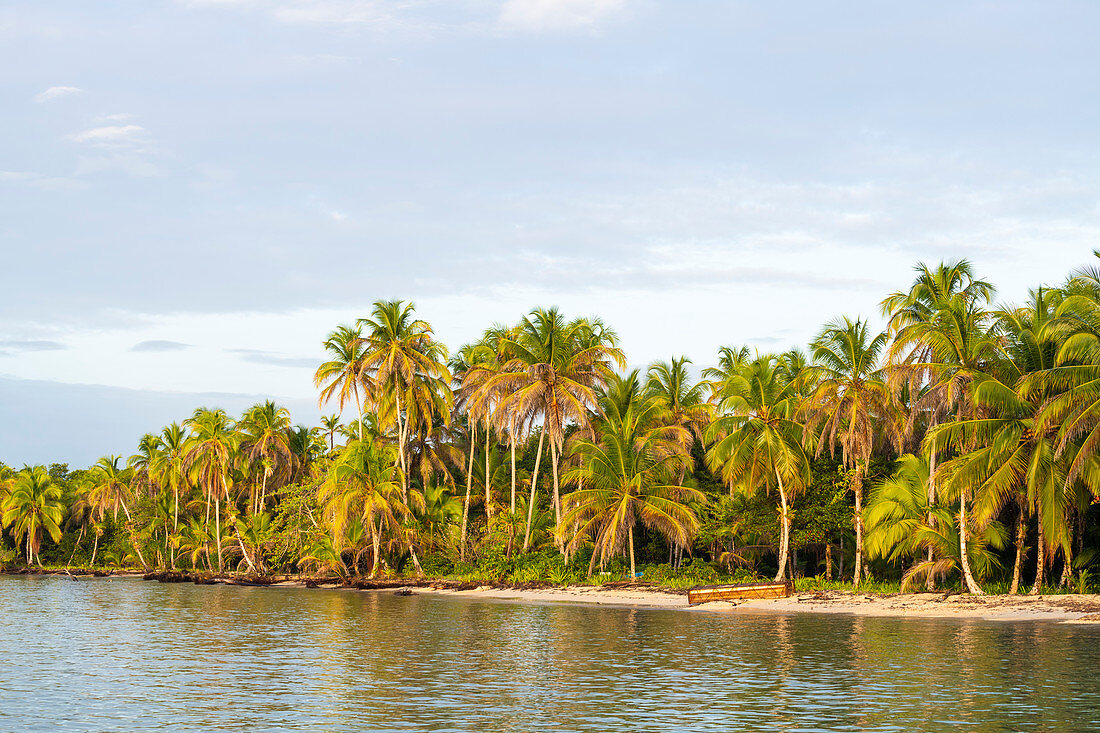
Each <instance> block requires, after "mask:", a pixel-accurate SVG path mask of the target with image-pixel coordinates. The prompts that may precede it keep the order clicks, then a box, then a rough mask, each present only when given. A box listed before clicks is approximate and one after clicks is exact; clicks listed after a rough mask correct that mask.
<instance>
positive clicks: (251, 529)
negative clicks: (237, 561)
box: [233, 512, 271, 573]
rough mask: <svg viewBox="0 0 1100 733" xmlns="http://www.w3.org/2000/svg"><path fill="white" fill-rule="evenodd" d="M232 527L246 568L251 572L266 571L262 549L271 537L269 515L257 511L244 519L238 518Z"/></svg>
mask: <svg viewBox="0 0 1100 733" xmlns="http://www.w3.org/2000/svg"><path fill="white" fill-rule="evenodd" d="M233 529H234V532H235V533H236V536H237V543H238V545H239V546H240V548H241V555H242V556H243V557H244V561H245V563H246V564H247V565H248V569H249V570H251V571H252V572H253V573H266V572H267V565H266V564H265V563H264V556H263V550H264V547H265V546H266V545H267V543H268V542H269V541H270V539H271V515H270V514H268V513H267V512H259V513H257V514H252V515H250V516H249V517H247V518H246V519H244V520H241V519H238V520H237V521H236V522H234V523H233Z"/></svg>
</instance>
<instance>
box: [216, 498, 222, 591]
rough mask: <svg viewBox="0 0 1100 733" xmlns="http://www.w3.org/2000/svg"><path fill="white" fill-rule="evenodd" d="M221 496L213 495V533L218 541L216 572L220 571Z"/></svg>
mask: <svg viewBox="0 0 1100 733" xmlns="http://www.w3.org/2000/svg"><path fill="white" fill-rule="evenodd" d="M221 502H222V500H221V497H220V496H216V497H214V534H215V541H216V542H217V543H218V572H219V573H220V572H222V505H221Z"/></svg>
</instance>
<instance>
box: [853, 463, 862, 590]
mask: <svg viewBox="0 0 1100 733" xmlns="http://www.w3.org/2000/svg"><path fill="white" fill-rule="evenodd" d="M863 471H864V466H863V465H860V464H858V463H857V464H856V475H855V476H853V477H852V491H853V492H854V493H855V495H856V516H855V520H856V568H855V576H854V578H853V580H852V585H853V586H858V585H859V581H860V579H861V577H862V575H863Z"/></svg>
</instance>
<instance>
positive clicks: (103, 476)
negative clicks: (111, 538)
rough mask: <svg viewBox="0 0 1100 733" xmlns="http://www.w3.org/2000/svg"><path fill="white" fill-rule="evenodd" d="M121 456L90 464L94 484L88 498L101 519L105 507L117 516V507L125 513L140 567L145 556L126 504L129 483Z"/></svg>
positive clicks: (143, 565)
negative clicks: (124, 473)
mask: <svg viewBox="0 0 1100 733" xmlns="http://www.w3.org/2000/svg"><path fill="white" fill-rule="evenodd" d="M121 461H122V456H104V457H103V458H100V459H99V460H98V461H96V463H95V465H93V466H92V477H93V481H94V484H93V486H92V490H91V492H90V495H89V500H90V501H91V502H92V504H93V506H95V507H96V512H97V514H98V516H99V518H100V519H101V520H102V519H103V516H104V514H105V513H106V510H107V509H110V510H111V513H112V514H113V515H114V516H115V518H116V519H117V518H118V510H119V507H121V508H122V512H123V513H124V514H125V515H126V531H127V532H128V533H129V535H130V544H131V545H133V548H134V552H136V553H137V556H138V560H140V561H141V565H142V567H148V566H147V565H146V563H145V558H144V557H143V556H142V554H141V544H140V541H139V539H138V537H137V535H136V531H137V530H136V528H135V527H134V519H133V517H132V516H131V515H130V509H129V508H128V507H127V506H126V499H127V498H129V496H130V484H129V482H128V481H127V480H126V477H125V476H124V475H123V472H124V471H125V470H126V469H124V468H123V467H122V466H121V465H119V464H120V463H121Z"/></svg>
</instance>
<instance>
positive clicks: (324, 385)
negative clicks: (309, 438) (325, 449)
mask: <svg viewBox="0 0 1100 733" xmlns="http://www.w3.org/2000/svg"><path fill="white" fill-rule="evenodd" d="M324 347H325V351H326V352H327V354H328V356H329V359H328V361H326V362H324V363H323V364H321V366H319V367H317V372H316V373H315V374H314V375H313V384H314V385H315V386H317V387H320V388H321V396H320V398H319V399H318V401H317V404H318V406H324V405H325V404H326V403H328V402H330V401H332V400H333V399H335V400H336V406H337V408H338V409H339V410H340V413H341V414H343V412H344V405H346V404H347V402H348V400H352V401H353V402H355V409H356V411H357V412H358V413H359V439H360V440H362V439H363V425H364V421H363V397H364V395H362V394H360V389H361V388H366V387H368V386H369V385H365V384H364V383H363V359H364V356H365V351H364V347H365V343H364V341H363V332H362V329H361V328H360V327H359V326H356V327H355V328H352V327H351V326H340V327H339V328H337V329H336V330H335V331H333V332H332V333H330V334H329V335H328V338H326V339H325V342H324ZM326 427H327V426H326ZM331 436H332V432H331V431H330V432H329V438H330V440H331Z"/></svg>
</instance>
